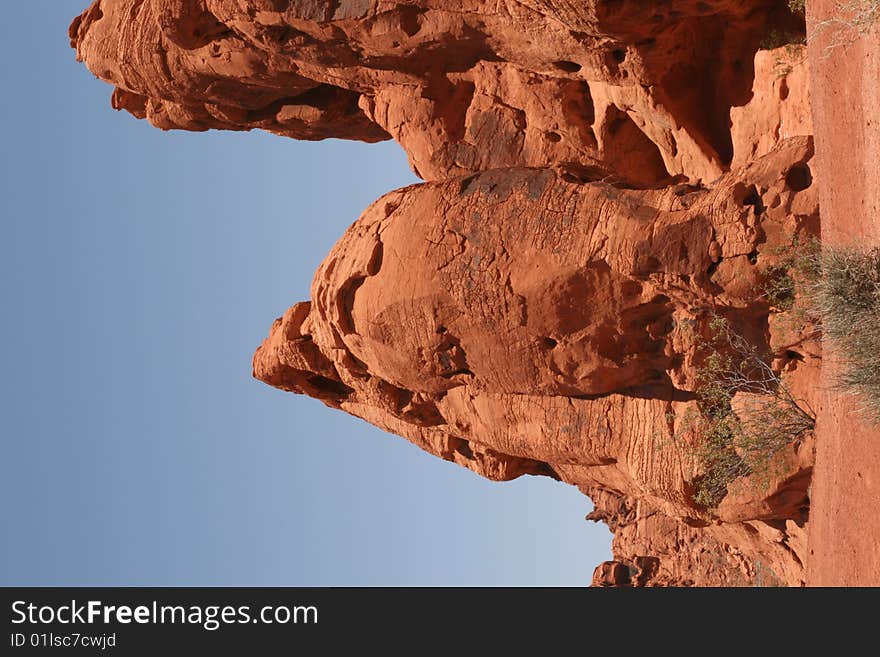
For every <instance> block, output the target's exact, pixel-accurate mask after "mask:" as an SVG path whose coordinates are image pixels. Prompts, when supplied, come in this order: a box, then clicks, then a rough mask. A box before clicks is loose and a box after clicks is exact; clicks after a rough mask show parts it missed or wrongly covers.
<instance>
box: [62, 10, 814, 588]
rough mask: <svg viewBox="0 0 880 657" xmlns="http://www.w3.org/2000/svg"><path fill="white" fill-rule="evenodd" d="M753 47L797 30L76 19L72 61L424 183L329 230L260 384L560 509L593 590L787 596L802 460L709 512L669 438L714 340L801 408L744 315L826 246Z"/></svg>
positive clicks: (653, 16)
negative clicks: (583, 554)
mask: <svg viewBox="0 0 880 657" xmlns="http://www.w3.org/2000/svg"><path fill="white" fill-rule="evenodd" d="M773 30H787V31H794V32H797V31H798V30H803V20H802V19H798V17H797V16H794V15H792V14H791V13H790V12H789V10H788V9H787V4H786V3H785V2H783V1H781V0H780V1H770V0H767V1H763V2H762V1H757V2H755V1H750V2H746V1H744V0H743V1H738V0H716V1H714V2H713V1H706V2H690V1H688V0H680V1H668V2H655V3H638V2H627V1H626V0H623V1H620V2H611V1H604V2H600V1H598V0H592V1H588V0H585V1H584V2H579V3H570V2H560V1H557V0H520V1H516V2H513V1H511V2H505V1H493V2H486V1H485V0H464V1H463V2H460V3H456V6H455V8H454V9H451V8H450V3H448V2H439V1H436V0H414V1H411V2H394V1H381V0H335V1H332V2H330V1H328V2H318V1H316V0H98V1H97V2H95V3H94V4H93V5H92V6H91V7H90V8H89V9H88V10H87V11H86V12H85V13H84V14H83V15H82V16H80V17H79V18H77V19H76V20H75V21H74V23H73V24H72V25H71V29H70V36H71V39H72V45H73V46H74V47H75V48H76V49H77V53H78V56H79V57H80V58H81V59H82V60H83V61H85V63H86V65H87V66H88V67H89V68H90V69H91V70H92V71H93V72H94V73H95V74H96V75H98V76H99V77H101V78H103V79H105V80H106V81H108V82H110V83H111V84H113V85H114V86H115V87H116V89H115V91H114V93H113V105H114V107H116V108H117V109H126V110H128V111H129V112H131V113H132V114H134V115H135V116H137V117H139V118H146V119H148V120H149V121H150V122H151V123H153V124H154V125H156V126H157V127H160V128H163V129H170V128H181V129H187V130H206V129H211V128H219V129H231V130H248V129H252V128H261V129H265V130H269V131H272V132H275V133H277V134H279V135H284V136H288V137H294V138H298V139H323V138H326V137H340V138H348V139H359V140H364V141H378V140H382V139H388V138H394V139H396V140H397V141H399V142H400V144H401V145H402V146H403V147H404V148H405V149H406V151H407V153H408V154H409V157H410V162H411V164H412V166H413V169H414V170H415V171H416V173H417V174H418V175H419V176H420V177H422V178H423V179H425V180H426V181H428V182H426V183H425V184H422V185H415V186H411V187H408V188H405V189H402V190H398V191H396V192H392V193H391V194H388V195H386V196H385V197H383V198H381V199H379V200H378V201H377V202H376V203H374V204H373V205H372V206H371V207H370V208H368V209H367V210H366V211H365V213H364V214H363V215H362V217H361V218H360V219H359V220H358V221H357V222H356V223H355V224H354V225H353V226H352V227H351V228H350V229H349V230H348V231H347V232H346V234H345V235H344V236H343V237H342V239H341V240H340V241H339V243H338V244H337V245H336V246H335V247H334V249H333V250H332V251H331V253H330V254H329V255H328V257H327V259H326V260H325V261H324V263H323V264H322V265H321V267H320V268H319V270H318V272H317V273H316V275H315V279H314V282H313V285H312V299H311V301H308V302H304V303H299V304H296V305H294V306H293V307H292V308H291V309H290V310H288V311H287V312H286V313H285V315H284V316H283V317H282V318H280V319H278V320H276V322H275V324H274V325H273V326H272V329H271V332H270V335H269V338H268V339H267V340H266V341H265V342H264V343H263V345H262V346H261V347H260V348H259V349H258V350H257V353H256V355H255V357H254V375H255V376H257V377H258V378H259V379H261V380H263V381H265V382H267V383H269V384H270V385H273V386H276V387H279V388H282V389H285V390H289V391H291V392H296V393H301V394H307V395H310V396H313V397H316V398H317V399H320V400H322V401H323V402H324V403H325V404H327V405H328V406H331V407H333V408H338V409H341V410H344V411H346V412H349V413H352V414H354V415H357V416H359V417H362V418H364V419H366V420H367V421H369V422H371V423H373V424H375V425H377V426H379V427H382V428H383V429H385V430H387V431H390V432H392V433H396V434H398V435H401V436H403V437H405V438H407V439H408V440H410V441H412V442H414V443H415V444H417V445H419V446H420V447H422V448H423V449H425V450H427V451H429V452H431V453H433V454H435V455H437V456H439V457H441V458H444V459H446V460H450V461H454V462H456V463H458V464H460V465H462V466H465V467H468V468H470V469H472V470H474V471H475V472H477V473H479V474H481V475H483V476H486V477H489V478H491V479H499V480H504V479H511V478H514V477H518V476H520V475H523V474H533V475H542V476H549V477H553V478H556V479H560V480H563V481H566V482H569V483H571V484H574V485H576V486H578V487H579V488H580V489H581V490H583V491H584V492H585V493H586V494H588V495H589V496H590V497H591V498H592V499H593V501H594V503H595V511H594V512H593V513H592V514H591V516H590V517H591V519H593V520H602V521H605V522H607V523H608V525H609V526H610V527H611V529H612V530H613V531H614V533H615V541H614V555H615V561H614V562H609V563H607V564H603V565H601V566H600V567H599V568H598V569H597V571H596V576H595V578H594V583H596V584H600V585H656V584H659V585H682V584H697V585H713V584H714V585H732V584H746V583H755V582H758V583H761V582H762V581H765V582H766V581H773V582H778V583H784V584H795V585H796V584H800V583H802V582H803V577H804V575H803V562H804V558H805V555H804V545H805V537H806V529H805V527H806V521H807V512H808V509H809V498H808V486H809V483H810V477H811V472H812V464H813V454H812V441H811V439H810V438H809V436H807V437H806V438H803V437H802V439H801V440H800V441H793V442H792V444H791V445H789V446H788V447H787V448H786V449H785V450H784V452H783V453H782V455H781V461H780V462H781V466H780V468H778V469H777V470H775V471H774V473H773V477H772V478H771V480H770V481H765V482H762V483H761V485H754V486H739V487H737V488H736V489H734V488H731V489H730V490H729V491H728V492H727V494H726V495H725V496H724V497H723V499H722V500H721V501H720V504H719V505H718V506H717V508H713V509H707V508H705V506H703V505H700V504H697V503H696V502H695V500H694V491H693V488H694V482H695V481H699V479H700V477H701V476H704V475H705V472H702V471H701V468H702V467H703V466H702V465H701V463H700V461H699V459H695V458H694V456H693V450H692V449H689V448H688V446H687V441H682V440H681V439H680V435H681V433H682V431H683V430H685V429H686V428H687V426H688V423H689V419H688V418H690V417H692V416H693V414H694V413H696V412H697V411H696V408H697V405H698V404H697V398H696V397H697V396H696V394H695V391H696V390H697V388H698V378H699V377H698V369H699V366H700V361H701V358H703V357H704V356H701V347H700V345H701V344H703V343H704V341H705V337H706V335H707V334H708V333H709V331H710V323H711V322H712V319H713V317H718V316H720V317H723V318H725V319H726V320H727V322H728V324H729V325H730V326H732V327H733V328H734V329H735V330H736V331H737V332H738V333H740V334H742V335H744V336H747V338H748V339H749V341H750V342H751V343H752V344H754V345H756V346H757V347H758V348H760V349H761V350H762V351H765V352H767V353H769V354H770V355H771V362H772V366H773V368H774V371H775V372H776V373H777V374H778V376H780V377H781V378H782V379H783V380H784V381H785V384H786V385H787V386H788V387H789V388H790V389H791V390H793V391H795V392H796V393H797V394H798V395H799V396H802V397H803V398H804V399H805V400H806V402H807V403H808V402H809V401H811V399H812V391H811V385H812V383H813V382H815V381H816V380H817V378H818V361H819V357H820V354H819V351H818V346H817V345H816V344H815V343H814V342H811V341H810V340H809V339H807V338H805V337H804V336H805V335H808V331H805V332H803V333H802V332H801V329H802V328H804V327H803V326H802V325H801V324H802V323H801V324H799V323H798V318H797V317H795V316H794V314H793V313H786V312H783V311H782V309H780V308H776V307H773V306H772V305H771V304H770V303H769V302H768V299H767V298H765V296H763V295H762V294H761V292H760V289H761V285H762V281H763V280H764V278H765V277H766V272H767V271H768V268H769V267H772V266H773V265H774V263H775V262H776V261H777V260H778V258H779V255H778V254H779V252H780V250H782V249H784V248H785V247H786V246H787V245H789V244H790V243H791V242H792V240H793V239H795V238H798V239H806V238H808V237H810V236H813V235H816V234H817V232H818V207H817V201H816V197H815V194H814V191H813V187H812V185H811V181H812V174H811V169H810V167H811V163H812V155H813V148H812V140H811V138H810V137H809V135H810V133H811V130H812V129H811V126H810V119H809V112H808V111H807V109H806V108H807V102H808V88H807V76H806V74H805V72H804V70H803V67H802V66H801V65H800V64H799V63H798V61H799V58H798V57H797V56H796V55H792V53H791V52H789V51H778V52H775V53H771V52H767V51H761V52H758V44H759V42H760V41H761V40H762V39H764V38H765V37H766V36H767V34H769V33H770V32H771V31H773ZM756 53H757V56H756ZM786 58H788V59H790V60H791V61H792V62H793V63H792V64H790V65H786V66H785V67H784V68H780V66H779V62H780V60H781V59H786ZM693 439H694V440H698V439H699V436H697V437H695V438H693Z"/></svg>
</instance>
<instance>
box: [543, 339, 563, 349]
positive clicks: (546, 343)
mask: <svg viewBox="0 0 880 657" xmlns="http://www.w3.org/2000/svg"><path fill="white" fill-rule="evenodd" d="M558 344H559V343H558V342H557V341H556V340H554V339H553V338H549V337H543V338H541V346H542V347H544V348H545V349H553V348H555V347H556V345H558Z"/></svg>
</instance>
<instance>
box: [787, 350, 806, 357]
mask: <svg viewBox="0 0 880 657" xmlns="http://www.w3.org/2000/svg"><path fill="white" fill-rule="evenodd" d="M785 357H786V359H788V360H803V359H804V357H803V355H802V354H799V353H798V352H796V351H792V350H791V349H789V350H788V351H786V352H785Z"/></svg>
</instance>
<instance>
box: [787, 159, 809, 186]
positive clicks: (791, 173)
mask: <svg viewBox="0 0 880 657" xmlns="http://www.w3.org/2000/svg"><path fill="white" fill-rule="evenodd" d="M812 184H813V174H812V173H811V172H810V167H808V166H807V165H806V164H796V165H794V166H793V167H792V168H791V169H789V170H788V173H786V174H785V186H786V187H788V188H789V189H790V190H792V191H795V192H802V191H803V190H805V189H806V188H807V187H809V186H810V185H812Z"/></svg>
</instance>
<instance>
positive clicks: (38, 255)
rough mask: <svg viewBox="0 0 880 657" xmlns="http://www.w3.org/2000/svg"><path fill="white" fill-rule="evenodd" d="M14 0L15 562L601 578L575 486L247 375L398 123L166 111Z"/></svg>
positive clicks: (79, 578)
mask: <svg viewBox="0 0 880 657" xmlns="http://www.w3.org/2000/svg"><path fill="white" fill-rule="evenodd" d="M86 2H87V0H51V2H50V1H49V0H30V1H29V2H26V3H24V2H17V3H8V6H6V7H4V21H3V23H2V27H0V29H2V31H3V35H2V41H0V43H2V45H0V48H2V49H3V57H2V62H0V66H2V67H3V69H4V71H3V80H4V102H3V103H2V105H0V112H2V125H3V126H4V129H3V153H4V155H3V161H2V166H3V175H2V178H0V180H2V183H0V184H2V186H3V189H2V193H3V198H4V200H5V203H4V208H3V212H2V239H0V250H2V253H0V300H2V304H3V313H2V319H0V332H2V340H3V351H2V358H3V373H4V376H3V378H2V386H3V389H2V396H0V400H2V401H0V403H2V408H0V411H2V414H0V435H2V458H0V477H2V481H0V486H2V493H3V497H2V504H3V523H4V530H3V541H2V547H0V556H2V562H0V564H2V565H0V568H2V571H0V573H2V577H0V584H3V585H156V586H162V585H252V586H258V585H267V586H268V585H278V586H282V585H283V586H297V585H300V586H313V585H447V584H475V585H508V584H510V585H517V584H523V585H534V584H548V585H583V584H586V583H588V582H589V579H590V575H591V573H592V569H593V567H594V566H595V565H596V564H597V563H598V562H599V561H601V560H604V559H608V558H610V551H609V545H610V534H609V533H608V531H607V529H606V528H605V527H604V526H603V525H596V524H593V523H587V522H585V521H584V519H583V516H584V515H585V514H586V513H588V512H589V511H590V509H591V505H590V503H589V500H588V499H587V498H586V497H584V496H583V495H581V494H580V493H579V492H578V491H577V490H576V489H574V488H573V487H569V486H566V485H564V484H559V483H556V482H553V481H551V480H549V479H545V478H535V477H523V478H521V479H519V480H517V481H514V482H509V483H504V484H499V483H493V482H489V481H485V480H483V479H481V478H479V477H477V476H476V475H474V474H472V473H471V472H469V471H467V470H465V469H463V468H460V467H458V466H455V465H452V464H449V463H445V462H443V461H441V460H439V459H436V458H435V457H432V456H430V455H428V454H426V453H423V452H422V451H420V450H419V449H417V448H415V447H413V446H412V445H410V444H409V443H407V442H406V441H405V440H403V439H401V438H398V437H395V436H391V435H388V434H385V433H383V432H381V431H379V430H378V429H375V428H373V427H371V426H370V425H368V424H366V423H364V422H362V421H360V420H358V419H356V418H353V417H350V416H348V415H345V414H343V413H340V412H338V411H332V410H330V409H328V408H326V407H324V406H323V405H322V404H320V403H319V402H317V401H314V400H310V399H306V398H303V397H298V396H294V395H290V394H287V393H282V392H279V391H277V390H273V389H271V388H269V387H267V386H265V385H263V384H261V383H259V382H257V381H255V380H253V379H252V378H251V366H250V362H251V356H252V354H253V351H254V349H255V348H256V346H257V345H258V344H259V343H260V341H261V340H262V339H263V338H264V337H265V335H266V334H267V332H268V329H269V326H270V325H271V323H272V320H273V319H274V318H275V317H277V316H279V315H281V314H282V313H283V312H284V310H285V309H286V308H287V307H288V306H290V305H291V304H293V303H294V302H296V301H300V300H303V299H307V298H308V290H309V286H310V283H311V279H312V275H313V273H314V270H315V268H316V267H317V265H318V264H319V263H320V261H321V260H322V259H323V257H324V256H325V255H326V253H327V252H328V251H329V250H330V248H331V247H332V245H333V243H334V242H335V241H336V239H338V238H339V236H340V235H341V234H342V233H343V232H344V230H345V229H346V228H347V227H348V226H349V225H350V224H351V223H352V222H353V221H354V220H355V219H356V218H357V217H358V215H359V213H360V212H361V211H362V210H363V209H364V208H366V206H367V205H368V204H369V203H370V202H372V201H373V200H374V199H375V198H377V197H378V196H380V195H381V194H383V193H385V192H387V191H390V190H391V189H394V188H397V187H400V186H403V185H406V184H410V183H412V182H415V178H414V177H413V175H412V173H411V172H410V171H409V169H408V167H407V164H406V158H405V156H404V154H403V153H402V151H401V150H400V148H399V147H398V146H397V145H396V144H394V143H384V144H376V145H367V144H360V143H352V142H342V141H338V140H328V141H324V142H318V143H307V142H295V141H292V140H286V139H283V138H280V137H275V136H273V135H269V134H264V133H259V132H252V133H219V132H211V133H204V134H191V133H184V132H169V133H163V132H160V131H158V130H156V129H154V128H152V127H151V126H149V125H148V124H147V123H146V122H142V121H137V120H135V119H134V118H133V117H131V116H129V115H127V114H124V113H117V112H114V111H113V110H112V109H111V108H110V102H109V96H110V92H111V88H110V87H109V86H107V85H105V84H104V83H101V82H99V81H97V80H95V79H94V77H93V76H92V75H91V74H90V73H89V72H88V71H87V70H86V69H85V68H84V67H83V66H82V65H80V64H77V63H76V62H75V60H74V53H73V51H72V50H70V49H69V48H68V44H67V38H66V29H67V25H68V23H69V22H70V20H71V19H72V18H73V17H74V16H75V15H76V14H78V13H79V12H80V11H82V10H83V9H84V8H85V6H86Z"/></svg>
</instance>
